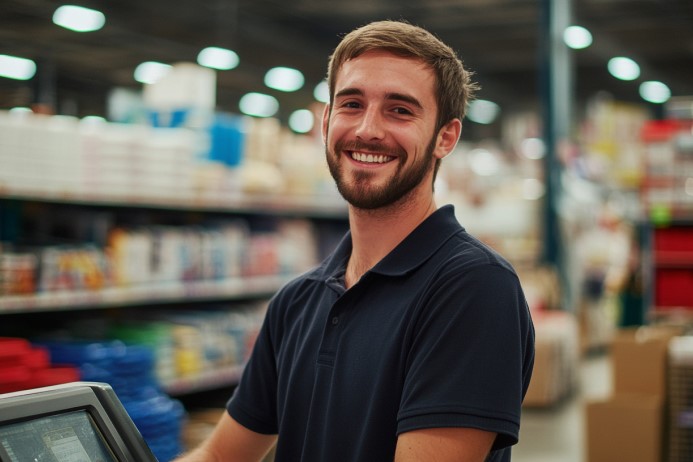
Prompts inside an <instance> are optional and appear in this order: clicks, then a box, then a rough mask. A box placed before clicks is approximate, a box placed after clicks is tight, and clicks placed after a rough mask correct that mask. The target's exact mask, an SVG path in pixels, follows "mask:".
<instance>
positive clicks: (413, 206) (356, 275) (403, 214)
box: [345, 195, 437, 288]
mask: <svg viewBox="0 0 693 462" xmlns="http://www.w3.org/2000/svg"><path fill="white" fill-rule="evenodd" d="M436 208H437V207H436V204H435V201H434V200H433V197H432V195H431V196H428V197H426V198H425V199H424V200H418V201H417V200H412V201H409V202H408V203H402V204H395V205H393V206H390V207H387V208H383V209H378V210H362V209H356V208H354V207H352V206H349V227H350V229H351V240H352V251H351V256H350V257H349V262H348V264H347V269H346V276H345V284H346V287H347V288H349V287H351V286H353V285H354V284H356V283H357V282H358V280H359V279H360V278H361V276H363V275H364V274H365V273H366V271H368V270H369V269H371V268H372V267H373V266H375V265H376V264H377V263H378V262H379V261H380V260H382V259H383V258H384V257H385V256H386V255H387V254H388V253H390V252H391V251H392V250H393V249H394V248H395V247H397V245H398V244H399V243H400V242H402V241H403V240H404V239H405V238H406V237H407V236H408V235H409V234H410V233H411V232H412V231H413V230H414V229H415V228H416V227H417V226H419V225H420V224H421V223H422V222H423V221H424V220H425V219H426V218H428V217H429V216H430V215H431V214H432V213H433V212H435V211H436Z"/></svg>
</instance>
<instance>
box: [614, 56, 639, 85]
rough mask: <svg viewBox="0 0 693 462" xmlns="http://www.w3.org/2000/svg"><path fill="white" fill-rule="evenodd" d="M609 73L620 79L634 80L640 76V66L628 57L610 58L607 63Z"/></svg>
mask: <svg viewBox="0 0 693 462" xmlns="http://www.w3.org/2000/svg"><path fill="white" fill-rule="evenodd" d="M607 67H608V69H609V73H610V74H611V75H613V76H614V77H616V78H617V79H620V80H635V79H637V78H638V77H639V76H640V66H638V63H636V62H635V61H633V60H632V59H630V58H624V57H623V56H619V57H616V58H611V59H610V60H609V64H608V65H607Z"/></svg>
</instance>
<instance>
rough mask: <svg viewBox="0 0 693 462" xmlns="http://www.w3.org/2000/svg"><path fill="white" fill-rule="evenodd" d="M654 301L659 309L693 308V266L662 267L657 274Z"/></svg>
mask: <svg viewBox="0 0 693 462" xmlns="http://www.w3.org/2000/svg"><path fill="white" fill-rule="evenodd" d="M654 299H655V300H654V303H655V307H656V308H657V309H662V308H664V309H666V308H687V309H691V310H693V268H662V269H658V270H657V272H656V274H655V293H654Z"/></svg>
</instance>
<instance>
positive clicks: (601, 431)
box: [585, 394, 663, 462]
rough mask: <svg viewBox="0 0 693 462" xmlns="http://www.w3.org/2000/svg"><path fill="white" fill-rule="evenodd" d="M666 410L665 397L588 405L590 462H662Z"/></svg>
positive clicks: (624, 397)
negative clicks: (663, 423)
mask: <svg viewBox="0 0 693 462" xmlns="http://www.w3.org/2000/svg"><path fill="white" fill-rule="evenodd" d="M662 411H663V401H662V398H661V397H660V396H655V395H641V394H621V395H615V396H613V397H611V398H609V399H607V400H601V401H593V402H589V403H587V406H586V424H587V429H586V433H585V435H586V437H587V462H615V461H628V462H660V461H662V460H663V459H662V447H663V446H662V420H663V413H662Z"/></svg>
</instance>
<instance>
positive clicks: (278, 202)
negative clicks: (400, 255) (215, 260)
mask: <svg viewBox="0 0 693 462" xmlns="http://www.w3.org/2000/svg"><path fill="white" fill-rule="evenodd" d="M36 204H38V205H39V206H40V207H41V208H43V209H47V210H50V209H52V208H58V209H59V208H61V207H68V208H70V209H71V210H72V209H78V210H81V211H83V212H84V213H85V214H87V215H89V213H95V214H98V213H102V212H103V211H104V210H106V211H108V210H112V209H113V210H115V209H117V210H121V211H122V210H123V209H124V210H126V211H132V212H138V213H144V212H147V211H153V212H155V213H154V214H153V215H154V216H157V217H158V216H174V217H180V216H187V215H190V214H193V215H195V216H198V217H199V215H206V216H212V217H215V218H219V217H222V218H224V219H226V218H230V219H233V218H236V217H239V216H244V217H248V216H249V217H251V219H252V218H260V219H263V218H270V219H284V218H287V219H294V218H301V219H307V220H310V221H313V222H321V221H327V222H334V223H337V224H343V225H344V227H345V226H346V206H345V205H344V204H343V203H342V202H341V201H338V200H335V199H334V198H330V197H324V196H323V197H313V196H291V195H284V196H280V195H264V196H263V195H236V196H231V197H228V198H224V199H223V200H193V199H189V200H178V199H175V200H166V199H160V198H153V197H141V196H140V197H132V198H123V197H109V196H106V195H94V194H87V195H85V194H74V193H69V194H62V195H56V194H47V193H42V192H36V191H34V192H32V191H26V190H22V191H18V190H15V191H10V190H7V189H5V190H3V191H0V211H1V210H2V208H3V207H5V208H6V213H5V214H4V215H0V216H5V217H6V216H7V215H8V214H9V215H10V216H12V215H16V214H19V215H21V213H22V209H23V208H24V207H32V206H36ZM7 209H11V210H9V212H7ZM68 219H69V218H68ZM184 220H185V217H183V218H182V221H184ZM8 221H10V222H15V223H6V224H5V225H4V226H5V228H7V227H9V228H21V226H22V224H21V221H22V220H21V217H14V218H12V219H10V220H8ZM5 230H6V229H5ZM294 276H296V274H291V273H286V272H280V273H278V274H247V275H246V274H243V275H239V276H237V277H231V278H223V279H202V280H189V281H187V280H186V281H164V282H146V283H134V284H129V285H117V284H116V285H106V286H103V287H99V288H95V289H86V288H80V289H78V290H57V291H42V292H35V293H26V294H4V295H3V294H0V317H2V316H7V315H12V318H13V320H16V319H22V318H23V317H24V316H25V315H26V316H27V317H28V316H36V315H39V316H40V315H41V314H42V313H46V314H49V313H66V314H67V316H70V313H74V314H76V312H78V311H79V312H90V313H91V312H94V313H97V314H98V313H99V312H102V311H103V312H106V311H112V310H117V311H118V310H121V309H122V311H124V312H125V311H128V309H130V310H138V309H142V308H146V309H147V310H148V311H150V312H151V311H152V310H154V309H156V307H162V309H166V308H164V307H168V308H170V307H171V306H177V305H181V306H187V307H188V308H189V307H190V306H199V307H206V306H208V305H219V304H225V306H228V307H230V308H228V309H231V310H233V306H234V303H236V302H238V303H239V306H242V305H243V303H245V302H248V301H251V302H252V301H262V300H267V299H269V297H271V295H272V294H273V293H274V292H276V291H277V290H278V289H279V288H280V287H281V286H282V285H283V284H285V283H286V282H287V281H288V280H290V279H291V278H292V277H294ZM13 322H14V321H13ZM242 369H243V365H242V364H233V365H229V366H224V367H221V368H216V369H213V370H202V371H200V372H199V373H196V374H189V375H181V376H178V377H175V378H171V379H170V380H168V379H167V380H164V381H163V383H162V384H161V385H162V387H163V388H164V390H166V392H167V393H168V394H170V395H174V396H180V395H185V394H190V393H197V392H204V391H209V390H212V389H217V388H221V387H226V386H232V385H233V384H235V383H237V381H238V380H239V378H240V375H241V372H242Z"/></svg>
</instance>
